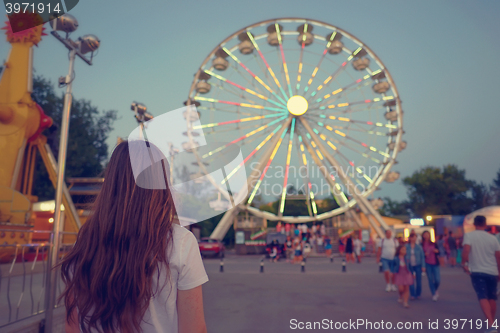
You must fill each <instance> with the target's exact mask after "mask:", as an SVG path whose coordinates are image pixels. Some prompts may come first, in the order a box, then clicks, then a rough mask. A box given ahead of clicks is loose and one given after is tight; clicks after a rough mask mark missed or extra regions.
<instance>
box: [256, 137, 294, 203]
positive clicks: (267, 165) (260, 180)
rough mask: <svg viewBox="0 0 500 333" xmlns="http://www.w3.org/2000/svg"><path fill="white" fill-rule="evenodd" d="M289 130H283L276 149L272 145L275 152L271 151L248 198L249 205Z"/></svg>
mask: <svg viewBox="0 0 500 333" xmlns="http://www.w3.org/2000/svg"><path fill="white" fill-rule="evenodd" d="M287 132H288V128H287V129H285V130H284V131H283V133H282V134H281V137H280V138H279V140H278V143H277V144H276V146H275V147H274V149H273V148H272V147H270V149H273V152H272V153H271V157H270V158H269V160H268V161H267V164H266V166H265V167H264V170H263V171H262V174H261V176H260V178H259V180H258V181H257V183H256V184H255V186H254V188H253V191H252V194H250V197H249V198H248V201H247V204H248V205H250V204H251V203H252V201H253V199H254V198H255V195H256V194H257V191H258V190H259V187H260V185H261V184H262V180H263V179H264V177H265V175H266V172H267V170H268V169H269V166H270V165H271V163H272V162H273V160H274V157H275V156H276V153H277V152H278V149H279V148H280V146H281V143H282V142H283V138H284V137H285V135H286V133H287Z"/></svg>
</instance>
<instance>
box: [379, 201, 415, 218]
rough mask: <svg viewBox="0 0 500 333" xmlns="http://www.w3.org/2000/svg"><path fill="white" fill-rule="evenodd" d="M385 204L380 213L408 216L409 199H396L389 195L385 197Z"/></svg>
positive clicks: (392, 215)
mask: <svg viewBox="0 0 500 333" xmlns="http://www.w3.org/2000/svg"><path fill="white" fill-rule="evenodd" d="M382 200H384V205H383V206H382V207H381V208H380V209H379V213H380V214H381V215H383V216H390V217H396V216H407V215H408V206H409V204H408V202H407V201H396V200H392V199H391V198H389V197H385V198H383V199H382Z"/></svg>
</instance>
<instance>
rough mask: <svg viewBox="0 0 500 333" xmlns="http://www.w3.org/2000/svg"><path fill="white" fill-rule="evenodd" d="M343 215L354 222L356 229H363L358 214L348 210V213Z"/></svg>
mask: <svg viewBox="0 0 500 333" xmlns="http://www.w3.org/2000/svg"><path fill="white" fill-rule="evenodd" d="M345 214H346V215H347V217H349V218H350V219H351V220H354V222H355V223H356V224H357V225H358V227H360V228H363V223H361V219H360V218H359V216H358V214H356V212H355V211H352V210H348V211H346V212H345Z"/></svg>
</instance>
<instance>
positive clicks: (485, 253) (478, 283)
mask: <svg viewBox="0 0 500 333" xmlns="http://www.w3.org/2000/svg"><path fill="white" fill-rule="evenodd" d="M474 227H475V228H476V230H474V231H471V232H469V233H467V234H465V236H464V242H463V244H464V249H463V254H462V266H463V268H464V271H465V272H466V273H468V274H470V278H471V282H472V286H473V287H474V290H475V291H476V294H477V298H478V299H479V305H480V306H481V310H483V313H484V315H485V316H486V320H487V321H488V327H489V328H488V329H487V330H486V332H488V333H493V332H498V331H497V329H496V328H493V327H492V326H493V325H494V324H495V313H496V309H497V304H496V300H497V283H498V279H499V275H498V273H499V271H500V244H499V243H498V241H497V239H496V238H495V236H493V235H491V234H489V233H487V232H486V231H485V229H486V218H485V217H484V216H482V215H478V216H476V217H475V218H474Z"/></svg>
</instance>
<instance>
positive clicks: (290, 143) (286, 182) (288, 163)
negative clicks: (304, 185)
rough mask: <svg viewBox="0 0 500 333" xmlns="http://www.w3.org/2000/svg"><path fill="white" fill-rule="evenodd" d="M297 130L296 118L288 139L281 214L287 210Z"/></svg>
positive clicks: (293, 120)
mask: <svg viewBox="0 0 500 333" xmlns="http://www.w3.org/2000/svg"><path fill="white" fill-rule="evenodd" d="M294 131H295V118H293V119H292V124H291V126H290V140H289V141H288V153H287V154H286V166H285V179H284V180H283V191H282V193H281V203H280V215H283V212H284V211H285V200H286V192H287V186H288V173H289V171H290V161H291V159H292V148H293V134H294Z"/></svg>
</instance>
